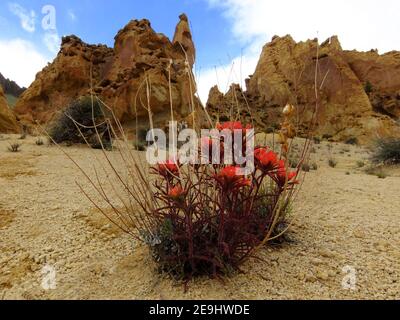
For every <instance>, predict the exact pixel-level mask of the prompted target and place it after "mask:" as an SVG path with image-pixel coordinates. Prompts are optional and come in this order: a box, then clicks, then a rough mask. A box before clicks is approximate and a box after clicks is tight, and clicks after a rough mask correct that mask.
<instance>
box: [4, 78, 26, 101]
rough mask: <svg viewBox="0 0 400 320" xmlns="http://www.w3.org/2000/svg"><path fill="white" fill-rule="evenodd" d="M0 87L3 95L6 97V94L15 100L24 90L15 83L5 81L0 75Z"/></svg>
mask: <svg viewBox="0 0 400 320" xmlns="http://www.w3.org/2000/svg"><path fill="white" fill-rule="evenodd" d="M0 86H2V87H3V90H4V93H5V94H6V95H7V94H8V95H11V96H14V97H17V98H18V97H19V96H20V95H21V94H22V93H23V92H24V91H25V90H26V88H21V87H20V86H19V85H18V84H17V83H16V82H15V81H12V80H10V79H6V78H5V77H4V76H3V75H2V74H1V73H0Z"/></svg>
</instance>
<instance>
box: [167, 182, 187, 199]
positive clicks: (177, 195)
mask: <svg viewBox="0 0 400 320" xmlns="http://www.w3.org/2000/svg"><path fill="white" fill-rule="evenodd" d="M185 194H186V192H185V190H184V189H183V188H182V187H181V186H180V185H177V186H175V187H173V188H172V189H171V190H170V191H169V192H168V197H170V198H172V199H173V200H180V199H182V198H183V197H184V196H185Z"/></svg>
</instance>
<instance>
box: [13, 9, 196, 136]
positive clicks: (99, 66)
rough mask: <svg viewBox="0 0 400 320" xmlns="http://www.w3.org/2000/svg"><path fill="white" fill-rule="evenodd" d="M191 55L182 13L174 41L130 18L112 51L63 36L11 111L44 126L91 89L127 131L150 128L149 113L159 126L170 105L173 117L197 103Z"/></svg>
mask: <svg viewBox="0 0 400 320" xmlns="http://www.w3.org/2000/svg"><path fill="white" fill-rule="evenodd" d="M186 56H187V57H188V58H187V59H186ZM194 57H195V48H194V44H193V42H192V40H191V34H190V29H189V24H188V20H187V17H186V16H185V15H181V17H180V22H179V24H178V26H177V28H176V34H175V36H174V40H173V42H171V41H170V40H169V39H168V38H167V37H166V36H165V35H163V34H160V33H156V32H155V31H154V30H153V29H152V28H151V25H150V22H149V21H148V20H145V19H144V20H140V21H139V20H132V21H131V22H129V23H128V24H127V25H126V26H125V27H124V28H123V29H122V30H120V31H119V32H118V34H117V35H116V37H115V44H114V48H113V49H111V48H108V47H106V46H102V45H88V44H86V43H84V42H83V41H82V40H80V39H79V38H77V37H75V36H69V37H65V38H64V39H63V41H62V45H61V50H60V52H59V54H58V56H57V57H56V59H55V60H54V61H53V63H51V64H49V65H48V66H47V67H46V68H44V69H43V70H42V71H41V72H40V73H38V75H37V76H36V80H35V81H34V82H33V84H32V85H31V86H30V87H29V88H28V89H27V90H26V92H25V93H24V94H23V95H22V96H21V98H20V99H19V101H18V102H17V105H16V108H15V111H16V113H17V115H18V117H19V118H20V120H21V122H23V123H25V124H33V123H34V122H35V121H38V122H40V123H42V124H47V123H49V122H50V121H51V120H52V119H53V118H54V116H55V115H56V114H57V113H58V112H60V111H62V110H64V108H65V107H66V106H67V105H68V104H69V103H70V102H71V101H72V100H74V99H76V98H78V97H79V96H82V95H84V94H87V93H89V92H90V91H91V88H92V89H93V92H94V93H95V94H96V95H97V96H99V97H100V98H101V99H102V101H103V102H104V103H105V104H106V105H107V106H109V107H110V108H111V109H112V110H113V112H114V114H115V115H116V117H117V118H118V120H119V121H121V122H122V123H123V124H126V125H128V126H129V127H130V128H131V129H133V127H134V125H135V124H136V123H138V124H139V126H140V127H143V128H146V127H148V126H149V123H148V122H149V121H148V115H149V112H151V114H152V115H153V121H154V124H155V125H157V126H163V125H166V123H167V121H168V120H169V119H170V101H172V105H173V108H174V111H175V116H176V119H183V118H185V117H186V116H188V115H189V114H190V113H191V112H192V111H193V110H196V108H198V106H199V105H200V102H199V101H198V100H197V99H196V98H195V96H194V93H195V92H196V84H195V82H194V81H193V75H192V68H191V67H192V64H193V63H194ZM191 59H193V60H191ZM169 80H170V81H169Z"/></svg>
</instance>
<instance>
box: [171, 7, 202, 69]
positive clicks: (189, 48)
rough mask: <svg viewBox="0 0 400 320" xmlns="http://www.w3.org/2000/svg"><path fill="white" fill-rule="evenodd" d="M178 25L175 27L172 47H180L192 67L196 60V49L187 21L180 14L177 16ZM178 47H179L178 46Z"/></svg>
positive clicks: (184, 16)
mask: <svg viewBox="0 0 400 320" xmlns="http://www.w3.org/2000/svg"><path fill="white" fill-rule="evenodd" d="M179 19H180V21H179V23H178V25H177V26H176V30H175V35H174V39H173V41H172V44H173V45H179V44H180V45H182V46H183V48H184V49H185V51H186V54H187V59H188V61H189V64H190V66H191V67H192V66H193V64H194V62H195V60H196V48H195V46H194V43H193V39H192V33H191V31H190V26H189V20H188V17H187V16H186V14H184V13H182V14H181V15H180V16H179ZM180 45H179V46H180Z"/></svg>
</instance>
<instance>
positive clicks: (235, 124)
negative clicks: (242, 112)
mask: <svg viewBox="0 0 400 320" xmlns="http://www.w3.org/2000/svg"><path fill="white" fill-rule="evenodd" d="M217 129H218V130H220V131H221V130H225V129H228V130H247V129H251V125H247V126H246V127H244V126H243V125H242V123H241V122H240V121H230V122H224V123H217Z"/></svg>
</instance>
